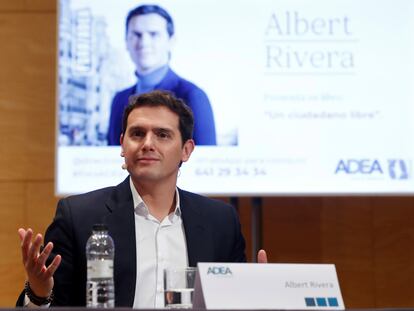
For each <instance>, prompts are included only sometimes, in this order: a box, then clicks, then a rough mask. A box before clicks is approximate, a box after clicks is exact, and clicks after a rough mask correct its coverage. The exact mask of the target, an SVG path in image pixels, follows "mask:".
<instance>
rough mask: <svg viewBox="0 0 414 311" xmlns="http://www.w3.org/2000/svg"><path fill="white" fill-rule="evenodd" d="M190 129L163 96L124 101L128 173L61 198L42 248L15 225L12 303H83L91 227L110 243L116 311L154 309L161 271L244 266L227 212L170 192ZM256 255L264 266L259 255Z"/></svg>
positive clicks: (187, 151) (187, 115) (185, 115)
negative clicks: (16, 274)
mask: <svg viewBox="0 0 414 311" xmlns="http://www.w3.org/2000/svg"><path fill="white" fill-rule="evenodd" d="M193 125H194V121H193V117H192V113H191V110H190V109H189V108H188V107H187V106H186V105H185V104H184V102H183V101H181V100H179V99H177V98H175V97H174V96H173V95H172V94H170V93H168V92H164V91H154V92H151V93H147V94H142V95H139V96H135V97H132V98H131V100H130V104H129V105H128V107H127V109H126V110H125V113H124V117H123V130H122V134H121V138H120V141H121V149H122V151H121V156H122V157H124V158H125V164H124V168H125V169H127V170H128V172H129V174H130V176H129V177H128V178H127V179H126V180H125V181H123V182H122V183H121V184H119V185H118V186H115V187H109V188H104V189H99V190H96V191H93V192H90V193H86V194H82V195H76V196H72V197H68V198H66V199H62V200H60V201H59V203H58V207H57V211H56V215H55V218H54V220H53V222H52V224H51V225H50V226H49V228H48V230H47V232H46V235H45V243H46V245H45V247H44V248H43V249H42V250H41V244H42V240H43V238H42V235H40V234H37V235H36V236H35V237H34V238H33V236H34V234H33V231H32V230H31V229H28V230H25V229H19V236H20V239H21V247H22V256H23V262H24V266H25V269H26V273H27V282H26V287H25V291H23V293H22V295H20V297H19V300H18V302H17V305H18V306H22V305H25V306H36V305H40V306H41V305H44V306H49V305H52V306H84V305H85V299H86V298H85V293H86V257H85V245H86V241H87V239H88V237H89V235H90V233H91V228H92V226H93V224H95V223H102V222H104V223H105V224H106V225H107V226H108V228H109V233H110V235H111V236H112V238H113V239H114V243H115V260H114V280H115V305H116V306H117V307H120V306H124V307H134V308H160V307H163V305H164V298H163V293H162V271H163V269H164V268H167V267H179V266H196V265H197V262H209V261H210V262H243V261H246V257H245V243H244V239H243V236H242V234H241V231H240V224H239V220H238V216H237V213H236V211H235V210H234V208H233V207H232V206H230V205H228V204H226V203H224V202H221V201H217V200H212V199H209V198H206V197H203V196H199V195H196V194H194V193H190V192H186V191H183V190H181V189H178V188H177V186H176V182H177V176H178V171H179V167H180V166H181V164H182V162H186V161H187V160H188V159H189V158H190V155H191V153H192V151H193V149H194V141H193V140H192V130H193ZM258 257H259V262H266V261H267V259H266V254H265V253H264V251H260V252H259V254H258ZM52 292H53V294H54V295H53V299H52Z"/></svg>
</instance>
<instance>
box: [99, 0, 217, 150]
mask: <svg viewBox="0 0 414 311" xmlns="http://www.w3.org/2000/svg"><path fill="white" fill-rule="evenodd" d="M125 27H126V29H125V30H126V33H125V40H126V46H127V50H128V53H129V56H130V57H131V60H132V62H133V63H134V65H135V75H136V77H137V83H136V84H135V85H133V86H131V87H129V88H126V89H124V90H121V91H119V92H117V93H116V94H115V96H114V98H113V101H112V106H111V114H110V119H109V128H108V134H107V141H108V145H119V144H120V135H121V127H122V113H123V111H124V108H125V107H126V106H127V104H128V98H129V97H130V96H131V95H133V94H142V93H145V92H149V91H152V90H156V89H157V90H166V91H170V92H172V93H173V94H174V95H175V96H176V97H178V98H181V99H182V100H184V102H185V103H186V104H187V105H188V106H189V107H190V108H191V109H192V111H193V113H194V119H195V127H194V141H195V143H196V145H216V144H217V142H216V129H215V123H214V116H213V109H212V107H211V104H210V101H209V98H208V97H207V94H206V93H205V92H204V91H203V90H202V89H201V88H200V87H198V86H197V85H195V84H194V83H192V82H190V81H189V80H187V79H184V78H182V77H180V76H179V75H177V74H176V73H175V72H174V71H173V70H172V69H171V68H170V59H171V57H172V48H173V45H174V41H175V36H174V21H173V19H172V17H171V16H170V14H169V13H168V12H167V11H166V10H165V9H164V8H162V7H160V6H158V5H140V6H138V7H136V8H134V9H132V10H131V11H129V13H128V15H127V18H126V25H125Z"/></svg>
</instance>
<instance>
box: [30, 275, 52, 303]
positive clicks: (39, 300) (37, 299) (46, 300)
mask: <svg viewBox="0 0 414 311" xmlns="http://www.w3.org/2000/svg"><path fill="white" fill-rule="evenodd" d="M24 293H25V294H26V296H27V297H28V298H29V300H30V301H31V302H32V303H34V304H35V305H37V306H43V305H47V304H49V303H51V302H52V301H53V290H52V293H51V294H50V295H49V297H39V296H36V294H35V293H34V292H33V291H32V289H31V288H30V284H29V281H26V283H25V284H24Z"/></svg>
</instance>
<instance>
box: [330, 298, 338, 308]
mask: <svg viewBox="0 0 414 311" xmlns="http://www.w3.org/2000/svg"><path fill="white" fill-rule="evenodd" d="M328 305H329V306H330V307H338V306H339V304H338V299H336V298H335V297H328Z"/></svg>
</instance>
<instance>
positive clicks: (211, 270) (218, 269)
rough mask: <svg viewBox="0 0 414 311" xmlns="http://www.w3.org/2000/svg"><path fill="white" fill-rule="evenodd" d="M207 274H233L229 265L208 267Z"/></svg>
mask: <svg viewBox="0 0 414 311" xmlns="http://www.w3.org/2000/svg"><path fill="white" fill-rule="evenodd" d="M207 274H214V275H223V276H230V275H233V273H232V272H231V270H230V268H229V267H224V266H222V267H208V270H207Z"/></svg>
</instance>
